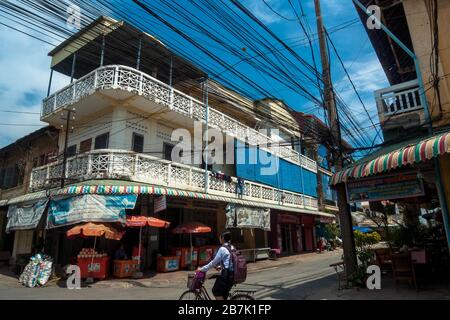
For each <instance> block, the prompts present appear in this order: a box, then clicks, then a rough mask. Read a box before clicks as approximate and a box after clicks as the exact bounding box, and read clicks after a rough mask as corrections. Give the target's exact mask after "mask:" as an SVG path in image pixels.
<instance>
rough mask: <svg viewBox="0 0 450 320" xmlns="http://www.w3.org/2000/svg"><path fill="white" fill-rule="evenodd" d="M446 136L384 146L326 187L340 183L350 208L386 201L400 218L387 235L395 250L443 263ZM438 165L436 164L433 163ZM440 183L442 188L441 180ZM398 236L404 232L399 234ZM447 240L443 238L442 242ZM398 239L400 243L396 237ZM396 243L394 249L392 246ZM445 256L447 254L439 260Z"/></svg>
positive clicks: (449, 142) (448, 229)
mask: <svg viewBox="0 0 450 320" xmlns="http://www.w3.org/2000/svg"><path fill="white" fill-rule="evenodd" d="M448 153H450V133H449V132H447V133H443V134H439V135H436V136H434V137H431V138H427V139H420V138H418V139H416V140H413V141H407V142H405V143H404V144H403V146H401V147H399V146H398V145H397V146H389V147H385V148H383V149H381V150H379V151H378V152H377V153H375V154H373V155H371V156H369V157H368V158H365V159H362V160H360V161H359V162H358V163H356V164H354V165H352V166H351V167H348V168H346V169H344V170H342V171H341V172H338V173H336V174H335V175H334V176H333V178H332V181H331V183H332V184H333V185H337V184H339V183H344V184H345V186H346V191H347V201H348V202H349V203H358V202H370V203H380V202H382V201H387V200H388V201H389V202H391V203H395V204H396V207H397V208H398V212H399V214H401V215H402V220H403V222H402V226H403V227H404V228H400V229H399V228H396V229H395V230H391V231H392V232H393V233H394V234H398V235H402V237H401V239H402V241H401V242H402V243H400V242H399V241H395V239H392V240H391V241H390V242H389V243H390V245H391V246H392V247H394V248H396V250H400V249H401V250H406V249H408V250H411V251H413V250H419V249H420V250H422V251H423V252H426V253H427V255H429V256H433V254H435V256H439V257H446V258H447V259H448V251H449V248H450V237H449V236H448V235H449V234H450V225H449V222H448V219H449V217H448V204H449V197H448V194H449V193H448V190H450V188H449V184H448V183H449V181H450V180H449V179H448V172H449V170H448V168H447V167H443V166H442V165H443V164H444V163H446V160H447V159H448ZM436 160H437V161H436ZM439 176H441V177H442V185H441V183H440V182H441V181H440V180H441V179H439ZM402 230H407V231H408V232H407V233H403V232H402ZM446 234H447V236H446ZM397 238H399V237H397ZM397 242H398V243H397ZM443 252H447V254H443Z"/></svg>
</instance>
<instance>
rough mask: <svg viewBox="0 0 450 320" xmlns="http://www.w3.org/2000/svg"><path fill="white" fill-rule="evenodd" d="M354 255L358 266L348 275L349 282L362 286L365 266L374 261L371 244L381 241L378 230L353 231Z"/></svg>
mask: <svg viewBox="0 0 450 320" xmlns="http://www.w3.org/2000/svg"><path fill="white" fill-rule="evenodd" d="M353 234H354V238H355V245H356V256H357V258H358V266H357V268H356V271H355V272H354V273H353V274H352V275H351V276H350V278H349V283H350V284H351V285H353V286H358V287H362V286H364V285H365V278H366V276H367V275H366V270H367V267H368V266H369V265H371V264H373V263H374V255H373V251H372V250H371V246H372V245H374V244H376V243H378V242H380V241H381V236H380V234H379V233H378V232H370V233H362V232H361V231H358V230H355V231H354V233H353Z"/></svg>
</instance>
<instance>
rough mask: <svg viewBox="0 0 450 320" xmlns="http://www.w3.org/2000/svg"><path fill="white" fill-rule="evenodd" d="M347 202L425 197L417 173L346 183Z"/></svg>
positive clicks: (421, 181)
mask: <svg viewBox="0 0 450 320" xmlns="http://www.w3.org/2000/svg"><path fill="white" fill-rule="evenodd" d="M346 186H347V197H348V202H362V201H382V200H394V199H402V198H412V197H420V196H423V195H425V189H424V186H423V180H422V179H420V178H418V176H417V172H412V173H399V174H395V175H387V176H381V177H379V178H368V179H360V180H355V181H350V182H347V184H346Z"/></svg>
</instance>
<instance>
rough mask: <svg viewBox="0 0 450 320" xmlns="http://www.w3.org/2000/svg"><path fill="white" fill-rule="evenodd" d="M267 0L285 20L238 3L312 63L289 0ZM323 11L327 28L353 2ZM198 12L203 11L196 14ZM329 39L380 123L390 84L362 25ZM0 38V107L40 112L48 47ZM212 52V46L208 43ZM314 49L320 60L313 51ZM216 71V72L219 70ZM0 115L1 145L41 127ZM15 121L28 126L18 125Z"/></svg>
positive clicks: (348, 94)
mask: <svg viewBox="0 0 450 320" xmlns="http://www.w3.org/2000/svg"><path fill="white" fill-rule="evenodd" d="M266 2H268V3H269V4H270V6H271V7H272V8H273V9H274V10H275V11H276V12H277V13H279V14H280V15H282V16H284V17H286V18H288V19H289V21H286V20H285V19H283V18H281V17H279V16H278V15H276V14H275V13H273V12H272V11H271V10H270V9H269V8H268V7H267V6H266V4H265V3H264V2H263V0H242V3H243V4H244V5H245V6H246V7H247V8H248V9H249V10H250V11H251V12H252V13H253V14H254V15H256V16H257V17H258V18H259V19H260V20H261V21H262V22H264V23H265V24H266V25H267V26H268V27H269V28H270V29H271V30H272V31H273V32H274V33H276V34H277V36H279V37H280V38H281V39H283V40H285V41H286V42H287V43H289V44H290V45H292V47H293V49H294V50H295V51H296V52H297V53H298V54H299V55H301V56H302V57H303V58H305V60H308V61H311V59H310V53H309V47H308V45H307V42H306V41H301V39H304V37H305V35H304V34H303V33H302V31H301V29H300V27H299V24H298V22H296V21H290V20H293V19H294V18H295V16H294V13H293V11H292V9H291V7H290V6H289V3H288V1H287V0H266ZM292 2H293V3H295V4H297V0H292ZM301 3H302V5H303V9H304V12H305V14H306V15H307V17H308V21H309V23H310V25H311V29H312V31H313V33H315V32H316V25H315V16H314V2H313V0H301ZM297 8H298V7H297ZM130 10H135V9H130ZM322 11H323V17H324V23H325V26H326V27H327V28H328V29H330V28H332V27H333V26H336V25H340V24H342V23H343V22H346V21H350V20H352V19H356V18H357V14H356V10H355V8H354V6H353V4H352V1H351V0H322ZM82 13H83V12H82ZM138 14H139V15H141V16H142V14H143V13H142V12H139V13H138V12H136V15H138ZM196 14H201V13H199V12H197V13H196ZM0 22H4V23H8V24H11V22H10V21H8V20H5V19H4V18H2V17H0ZM152 25H153V26H157V27H155V28H157V29H155V30H151V26H152ZM146 31H147V32H150V33H154V34H157V35H158V36H161V37H164V38H165V39H163V40H165V42H166V43H167V44H168V45H169V46H170V45H171V43H170V39H173V35H171V34H170V33H169V32H168V31H164V30H163V29H162V28H161V29H160V28H159V25H158V24H157V23H153V24H149V27H148V30H146ZM331 38H332V39H333V41H334V43H335V45H336V47H337V50H338V51H339V53H340V55H341V56H342V58H343V61H344V64H345V66H346V67H347V68H348V70H349V73H350V75H351V76H352V78H353V80H354V82H355V85H356V87H357V89H358V90H359V92H360V93H361V96H362V97H363V100H364V102H365V104H366V106H367V107H368V109H369V112H370V114H371V115H372V116H373V120H374V122H375V123H378V117H377V113H376V107H375V100H374V98H373V91H374V90H376V89H380V88H383V87H386V86H388V83H387V80H386V78H385V75H384V73H383V71H382V68H381V66H380V64H379V62H378V59H377V57H376V55H375V53H374V51H373V48H372V46H371V43H370V42H369V40H368V38H367V35H366V31H365V30H364V27H363V25H362V23H361V22H358V23H354V24H352V25H351V26H349V27H347V28H345V29H343V30H340V31H337V32H334V33H333V34H331ZM0 39H1V41H0V70H1V71H2V72H1V74H0V101H1V105H0V110H15V111H24V112H40V107H41V100H42V99H43V98H44V97H45V95H46V91H47V84H48V78H49V74H50V72H49V65H50V58H49V57H48V56H47V53H48V52H49V51H50V50H51V49H52V47H51V46H50V45H48V44H44V43H42V42H40V41H38V40H35V39H33V38H31V37H29V36H26V35H24V34H21V33H19V32H16V31H13V30H11V29H9V28H7V27H4V26H2V25H0ZM314 45H315V47H316V48H318V43H317V42H314ZM278 46H279V44H278ZM211 50H213V51H214V50H215V49H214V46H212V45H211ZM215 53H217V54H219V55H220V54H221V52H220V50H219V51H215ZM316 53H317V58H318V51H317V50H316ZM222 58H223V59H225V60H227V61H229V62H235V61H237V60H236V59H233V58H232V57H229V56H227V55H226V54H225V53H224V54H223V57H222ZM332 62H333V67H332V75H333V81H334V85H335V88H336V90H337V91H338V92H339V93H340V95H341V96H342V98H343V99H344V101H345V102H346V103H347V104H348V105H349V106H350V108H351V109H352V110H353V112H354V114H355V116H356V117H358V119H359V121H360V122H361V124H362V126H363V127H364V128H365V129H364V130H366V132H367V135H368V137H369V138H368V140H370V141H372V138H373V134H374V132H373V130H371V129H366V127H367V126H368V124H370V123H369V120H368V118H367V116H366V115H365V113H364V110H363V109H362V106H361V104H360V103H359V101H358V100H357V97H356V95H355V94H354V92H353V90H352V89H351V86H350V83H349V82H348V81H347V80H346V77H345V74H344V72H343V70H342V68H341V66H340V64H339V63H338V61H337V59H336V58H335V57H334V56H332ZM236 68H237V69H238V70H239V71H242V72H244V73H246V75H248V76H249V77H250V78H251V79H252V80H253V79H254V80H255V81H257V82H258V83H259V84H261V85H262V86H266V87H268V88H271V89H272V91H273V92H276V96H277V97H278V98H280V99H283V100H284V101H286V102H287V103H288V104H289V105H290V106H291V107H293V108H294V109H296V110H299V111H303V112H308V113H314V114H316V115H318V116H322V113H321V112H320V110H319V109H318V108H317V107H316V106H314V105H313V104H312V103H311V102H309V101H306V100H305V99H304V98H302V97H300V96H299V95H297V94H295V93H293V92H292V91H291V90H288V89H286V88H285V87H283V86H282V85H280V83H277V82H276V81H273V80H272V79H268V78H267V77H265V76H263V75H261V74H260V73H258V72H255V70H252V68H251V67H249V66H248V65H245V63H244V64H239V65H238V66H236ZM217 71H220V68H218V69H217ZM68 82H69V80H68V79H67V77H64V76H61V75H58V74H56V75H55V76H54V84H53V88H52V89H53V90H56V89H58V88H61V87H63V86H64V85H66V84H68ZM53 90H52V91H53ZM0 116H1V120H0V147H3V146H5V145H7V144H9V143H11V142H14V141H15V140H16V139H18V138H20V137H21V136H23V135H25V134H27V133H29V132H32V131H34V130H36V129H38V128H39V125H42V123H41V122H40V121H39V115H38V114H21V113H17V114H16V113H4V112H0ZM6 124H11V125H6ZM16 124H22V125H23V124H26V125H30V126H17V125H16ZM344 138H345V137H344Z"/></svg>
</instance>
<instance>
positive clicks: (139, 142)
mask: <svg viewBox="0 0 450 320" xmlns="http://www.w3.org/2000/svg"><path fill="white" fill-rule="evenodd" d="M131 149H132V150H133V151H134V152H144V136H143V135H142V134H138V133H135V132H133V139H132V141H131Z"/></svg>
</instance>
